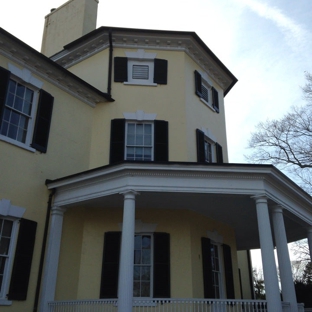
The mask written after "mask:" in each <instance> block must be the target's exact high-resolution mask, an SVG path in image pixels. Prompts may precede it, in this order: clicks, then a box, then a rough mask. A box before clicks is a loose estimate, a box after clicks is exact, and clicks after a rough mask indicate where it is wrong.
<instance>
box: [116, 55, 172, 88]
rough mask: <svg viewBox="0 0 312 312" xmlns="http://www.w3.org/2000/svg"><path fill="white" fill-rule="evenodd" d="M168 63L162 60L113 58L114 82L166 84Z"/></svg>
mask: <svg viewBox="0 0 312 312" xmlns="http://www.w3.org/2000/svg"><path fill="white" fill-rule="evenodd" d="M167 77H168V61H167V60H163V59H157V58H155V59H131V58H127V57H115V58H114V81H115V82H123V83H128V84H137V85H157V84H164V85H166V84H167Z"/></svg>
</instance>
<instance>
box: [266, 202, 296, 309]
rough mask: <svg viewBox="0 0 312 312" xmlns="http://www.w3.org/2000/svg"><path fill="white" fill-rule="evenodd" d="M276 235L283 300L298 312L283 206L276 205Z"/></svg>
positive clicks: (273, 212)
mask: <svg viewBox="0 0 312 312" xmlns="http://www.w3.org/2000/svg"><path fill="white" fill-rule="evenodd" d="M272 220H273V229H274V237H275V243H276V249H277V257H278V265H279V271H280V278H281V284H282V294H283V300H284V301H287V302H290V311H291V312H298V305H297V298H296V292H295V286H294V282H293V278H292V271H291V265H290V257H289V252H288V247H287V238H286V230H285V224H284V218H283V209H282V207H281V206H278V205H277V206H275V207H274V208H273V211H272Z"/></svg>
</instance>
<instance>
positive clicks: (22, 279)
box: [8, 219, 37, 300]
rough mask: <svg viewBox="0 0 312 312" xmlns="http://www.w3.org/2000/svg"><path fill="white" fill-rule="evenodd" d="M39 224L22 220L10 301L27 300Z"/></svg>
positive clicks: (9, 296)
mask: <svg viewBox="0 0 312 312" xmlns="http://www.w3.org/2000/svg"><path fill="white" fill-rule="evenodd" d="M36 229H37V222H35V221H31V220H26V219H21V220H20V227H19V233H18V238H17V244H16V250H15V258H14V263H13V269H12V275H11V283H10V289H9V294H8V299H9V300H26V298H27V290H28V283H29V277H30V269H31V262H32V257H33V251H34V246H35V237H36Z"/></svg>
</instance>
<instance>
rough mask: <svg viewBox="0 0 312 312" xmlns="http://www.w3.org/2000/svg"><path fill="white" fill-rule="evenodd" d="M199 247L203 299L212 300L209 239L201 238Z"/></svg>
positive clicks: (213, 295)
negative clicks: (200, 249)
mask: <svg viewBox="0 0 312 312" xmlns="http://www.w3.org/2000/svg"><path fill="white" fill-rule="evenodd" d="M201 245H202V260H203V280H204V298H210V299H214V298H215V294H214V290H213V283H212V264H211V243H210V239H209V238H207V237H202V238H201Z"/></svg>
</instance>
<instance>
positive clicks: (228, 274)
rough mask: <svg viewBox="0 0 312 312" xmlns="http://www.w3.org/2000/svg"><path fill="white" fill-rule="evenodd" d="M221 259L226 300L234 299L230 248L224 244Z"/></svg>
mask: <svg viewBox="0 0 312 312" xmlns="http://www.w3.org/2000/svg"><path fill="white" fill-rule="evenodd" d="M223 259H224V271H225V285H226V294H227V298H228V299H235V291H234V278H233V267H232V255H231V247H230V246H229V245H226V244H224V245H223Z"/></svg>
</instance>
